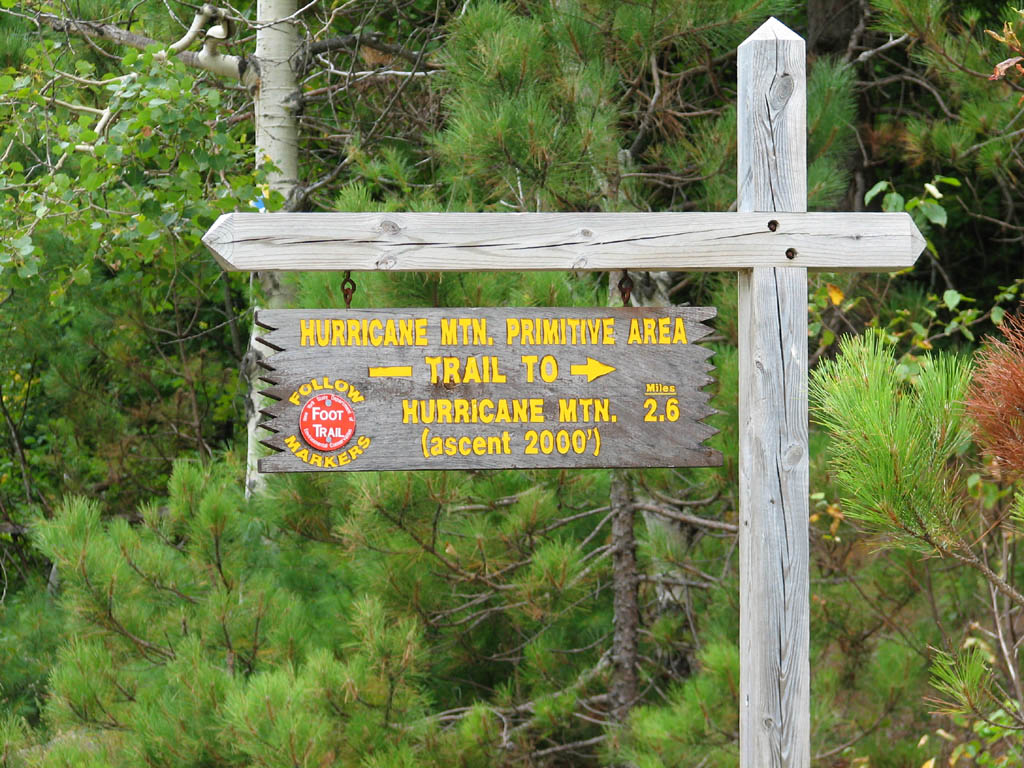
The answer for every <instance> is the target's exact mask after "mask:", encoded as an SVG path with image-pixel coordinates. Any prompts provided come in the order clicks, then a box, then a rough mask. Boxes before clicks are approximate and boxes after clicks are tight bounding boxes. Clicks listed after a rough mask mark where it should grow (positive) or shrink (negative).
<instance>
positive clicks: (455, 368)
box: [441, 357, 462, 384]
mask: <svg viewBox="0 0 1024 768" xmlns="http://www.w3.org/2000/svg"><path fill="white" fill-rule="evenodd" d="M441 360H442V364H443V365H444V379H443V381H442V383H443V384H447V383H448V382H453V383H455V384H461V383H462V379H461V378H459V358H457V357H445V358H442V359H441Z"/></svg>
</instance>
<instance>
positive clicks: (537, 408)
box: [530, 397, 544, 424]
mask: <svg viewBox="0 0 1024 768" xmlns="http://www.w3.org/2000/svg"><path fill="white" fill-rule="evenodd" d="M530 421H531V422H533V423H534V424H536V423H539V422H543V421H544V400H543V399H542V398H540V397H531V398H530Z"/></svg>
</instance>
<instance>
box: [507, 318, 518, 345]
mask: <svg viewBox="0 0 1024 768" xmlns="http://www.w3.org/2000/svg"><path fill="white" fill-rule="evenodd" d="M517 338H519V320H518V318H515V317H506V318H505V343H506V344H508V345H509V346H511V345H512V339H517Z"/></svg>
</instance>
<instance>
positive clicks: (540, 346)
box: [256, 307, 722, 472]
mask: <svg viewBox="0 0 1024 768" xmlns="http://www.w3.org/2000/svg"><path fill="white" fill-rule="evenodd" d="M714 316H715V309H714V308H710V307H673V308H659V307H636V308H634V307H623V308H617V309H612V308H528V309H522V308H516V309H508V308H502V309H494V308H488V309H387V310H355V309H352V310H304V309H299V310H263V311H260V312H259V313H258V315H257V318H256V321H257V323H258V325H260V326H261V327H263V328H265V329H267V333H266V334H264V335H263V336H262V338H261V340H262V341H263V343H265V344H266V345H267V346H269V347H271V348H272V349H274V350H277V352H276V353H275V354H273V355H270V356H269V357H268V358H267V359H266V360H265V361H264V363H263V364H264V366H265V367H266V368H267V369H268V372H267V374H266V376H265V377H264V378H265V380H266V381H267V382H268V383H270V384H271V387H270V388H269V389H267V390H266V391H265V392H264V394H266V395H268V396H269V397H271V398H273V399H275V400H276V401H277V402H275V403H274V404H273V405H271V406H270V407H268V408H266V409H265V410H264V413H265V414H266V415H267V416H268V417H269V420H267V421H265V422H264V423H263V426H264V427H266V428H267V429H269V430H270V431H271V432H273V433H274V434H273V436H272V437H271V438H269V439H267V440H265V441H264V442H265V443H266V444H267V445H268V446H270V447H271V448H273V449H275V450H276V451H277V453H276V454H274V455H271V456H268V457H266V458H263V459H261V460H260V471H261V472H319V471H339V470H340V471H348V470H355V471H359V470H364V471H365V470H402V469H512V468H556V467H679V466H694V467H697V466H699V467H703V466H715V465H718V464H721V462H722V458H721V454H719V453H718V452H717V451H714V450H712V449H710V448H707V447H705V446H704V445H703V441H704V440H706V439H707V438H708V437H710V436H711V435H713V434H714V433H715V431H716V430H715V429H714V428H712V427H710V426H708V425H706V424H703V423H702V422H701V420H702V419H704V418H705V417H706V416H708V415H709V414H711V413H714V410H713V409H712V408H711V407H709V406H708V404H707V401H708V397H709V395H708V393H706V392H704V391H702V388H703V387H704V386H705V385H707V384H709V383H710V382H711V381H712V379H711V377H710V375H709V373H710V371H711V370H712V366H711V365H710V363H709V362H708V358H709V357H710V356H711V354H712V351H711V350H710V349H708V348H706V347H701V346H698V345H697V344H696V342H698V341H700V340H701V339H702V338H704V337H705V336H707V335H708V334H709V333H710V328H709V327H708V326H706V325H704V324H703V321H705V320H708V319H710V318H712V317H714Z"/></svg>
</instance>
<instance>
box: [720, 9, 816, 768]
mask: <svg viewBox="0 0 1024 768" xmlns="http://www.w3.org/2000/svg"><path fill="white" fill-rule="evenodd" d="M805 61H806V57H805V54H804V41H803V39H802V38H801V37H800V36H799V35H797V34H795V33H794V32H792V31H791V30H790V29H788V28H787V27H786V26H785V25H783V24H782V23H781V22H779V21H778V20H776V19H774V18H773V19H769V20H768V21H767V22H765V23H764V24H763V25H762V26H761V27H760V29H758V30H757V31H756V32H754V34H752V35H751V36H750V37H748V38H747V39H746V40H745V41H744V42H743V44H742V45H740V47H739V52H738V67H739V103H738V115H737V134H738V140H739V147H738V172H739V188H738V200H737V204H738V210H739V211H740V212H752V211H765V212H770V213H775V212H781V211H786V212H803V211H806V210H807V143H806V136H807V129H806V114H807V89H806V83H807V78H806V67H805ZM773 221H775V220H774V219H773V220H771V221H769V222H768V223H767V226H769V227H772V229H773V231H777V228H778V226H779V225H778V224H777V223H776V224H775V226H774V227H773V226H772V222H773ZM789 251H792V253H790V252H787V256H791V258H792V260H793V262H794V264H800V259H799V256H800V254H799V253H798V252H796V250H795V249H792V248H791V249H789ZM739 375H740V402H739V417H740V449H739V470H740V489H739V490H740V496H739V500H740V501H739V504H740V526H739V528H740V530H739V546H740V765H741V766H743V768H769V766H771V767H772V768H804V767H805V766H809V765H810V665H809V656H808V647H809V631H810V630H809V626H810V608H809V577H808V532H807V514H808V479H807V460H808V449H807V269H806V267H803V266H791V267H754V268H753V269H745V270H740V272H739Z"/></svg>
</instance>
